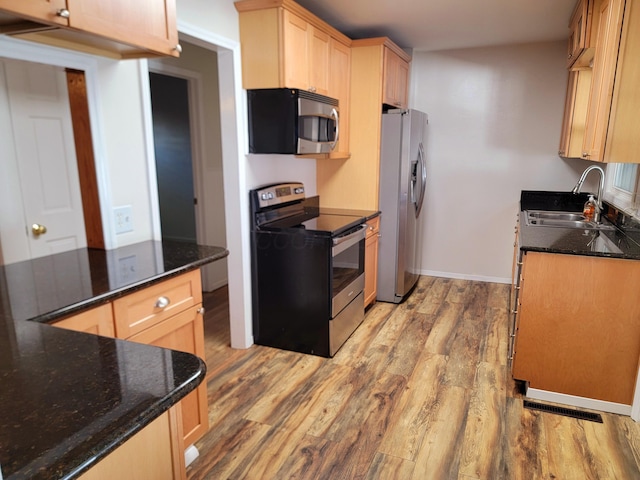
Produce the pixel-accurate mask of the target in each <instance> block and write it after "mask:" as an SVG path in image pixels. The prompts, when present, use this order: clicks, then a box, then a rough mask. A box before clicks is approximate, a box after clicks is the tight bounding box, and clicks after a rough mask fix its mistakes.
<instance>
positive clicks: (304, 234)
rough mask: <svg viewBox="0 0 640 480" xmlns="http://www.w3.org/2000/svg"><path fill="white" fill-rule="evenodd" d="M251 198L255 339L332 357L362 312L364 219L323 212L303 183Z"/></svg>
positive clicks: (275, 186)
mask: <svg viewBox="0 0 640 480" xmlns="http://www.w3.org/2000/svg"><path fill="white" fill-rule="evenodd" d="M250 201H251V218H252V225H251V227H252V228H251V252H252V258H251V268H252V289H253V336H254V341H255V343H257V344H259V345H267V346H271V347H276V348H281V349H285V350H292V351H295V352H302V353H309V354H314V355H319V356H323V357H332V356H333V355H334V354H335V353H336V352H337V351H338V349H339V348H340V347H341V346H342V344H343V343H344V342H345V341H346V340H347V338H349V336H350V335H351V334H352V333H353V331H354V330H355V329H356V328H357V327H358V325H360V323H361V322H362V320H363V319H364V293H363V290H364V248H365V230H366V225H365V223H364V222H365V218H364V217H360V216H356V215H348V214H347V215H341V214H324V213H321V212H320V208H319V197H317V196H315V197H310V198H306V197H305V192H304V185H303V184H302V183H297V182H291V183H279V184H273V185H265V186H262V187H260V188H257V189H255V190H251V192H250Z"/></svg>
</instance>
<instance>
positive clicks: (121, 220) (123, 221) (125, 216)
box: [113, 205, 133, 235]
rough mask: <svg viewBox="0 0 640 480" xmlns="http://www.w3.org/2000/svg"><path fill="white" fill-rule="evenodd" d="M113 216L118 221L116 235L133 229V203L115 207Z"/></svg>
mask: <svg viewBox="0 0 640 480" xmlns="http://www.w3.org/2000/svg"><path fill="white" fill-rule="evenodd" d="M113 218H114V220H115V223H116V235H118V234H120V233H127V232H132V231H133V218H132V214H131V205H125V206H123V207H116V208H114V209H113Z"/></svg>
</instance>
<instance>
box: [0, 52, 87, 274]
mask: <svg viewBox="0 0 640 480" xmlns="http://www.w3.org/2000/svg"><path fill="white" fill-rule="evenodd" d="M3 63H4V70H5V80H6V96H7V99H8V104H9V110H10V116H11V126H12V133H13V135H12V136H11V135H10V134H8V133H7V132H5V133H4V134H3V137H4V138H3V140H6V139H7V138H9V139H11V137H12V138H13V143H14V148H13V150H14V161H15V163H16V165H17V168H15V169H13V170H14V171H15V173H16V174H17V176H18V178H17V179H16V180H17V184H18V185H19V187H20V191H21V197H22V198H21V201H20V200H17V199H16V201H15V203H14V205H18V204H22V212H20V211H19V210H20V208H14V209H13V210H12V214H13V215H14V218H13V223H14V225H15V224H18V223H19V220H22V225H23V228H20V230H21V232H20V233H21V234H20V235H17V236H16V237H17V238H13V239H12V240H11V241H7V235H6V232H3V233H4V234H3V235H2V259H3V262H4V263H13V262H17V261H21V260H26V259H28V258H37V257H42V256H45V255H50V254H53V253H60V252H64V251H68V250H73V249H76V248H82V247H86V236H85V227H84V218H83V213H82V198H81V194H80V185H79V181H78V167H77V163H76V153H75V146H74V138H73V127H72V123H71V112H70V109H69V98H68V92H67V83H66V75H65V72H64V70H63V69H62V68H60V67H52V66H48V65H42V64H36V63H29V62H21V61H14V60H5V61H4V62H3ZM2 161H3V162H10V161H11V159H4V160H2ZM3 169H4V168H3ZM18 216H21V218H18ZM0 228H4V227H1V226H0ZM22 232H23V233H22ZM22 235H24V236H23V237H22ZM19 237H22V238H19ZM25 244H26V245H27V248H25Z"/></svg>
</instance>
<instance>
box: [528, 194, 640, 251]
mask: <svg viewBox="0 0 640 480" xmlns="http://www.w3.org/2000/svg"><path fill="white" fill-rule="evenodd" d="M587 199H588V194H586V193H585V194H578V195H574V194H572V193H571V192H543V191H523V192H522V195H521V198H520V210H521V212H520V238H519V241H520V248H521V250H525V251H536V252H547V253H565V254H570V255H591V256H598V257H612V258H624V259H631V260H640V244H638V243H637V242H636V238H637V237H634V234H635V233H637V229H636V226H635V223H634V222H632V221H630V220H629V219H620V218H618V212H616V215H615V216H613V215H612V213H611V212H612V211H613V209H612V207H610V206H609V205H605V212H604V215H603V217H605V218H604V219H603V222H604V223H610V224H612V225H614V226H615V228H613V229H611V230H587V229H581V228H561V227H547V226H527V224H526V221H525V218H524V213H523V212H524V210H555V211H567V212H571V211H573V212H581V211H582V207H583V205H584V202H585V201H586V200H587Z"/></svg>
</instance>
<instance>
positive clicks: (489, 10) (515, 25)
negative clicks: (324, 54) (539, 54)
mask: <svg viewBox="0 0 640 480" xmlns="http://www.w3.org/2000/svg"><path fill="white" fill-rule="evenodd" d="M576 1H577V0H297V2H298V3H299V4H300V5H302V6H303V7H305V8H306V9H307V10H310V11H311V12H313V13H314V14H316V15H317V16H318V17H320V18H322V19H323V20H325V21H326V22H327V23H329V24H330V25H332V26H333V27H335V28H337V29H338V30H340V31H341V32H343V33H344V34H345V35H347V36H349V37H351V38H365V37H379V36H387V37H389V38H391V39H392V40H393V41H394V42H395V43H397V44H398V45H399V46H400V47H402V48H413V49H414V50H417V51H419V50H423V51H424V50H445V49H452V48H468V47H481V46H490V45H505V44H513V43H528V42H544V41H553V40H562V39H566V38H567V37H568V33H569V32H568V27H567V25H568V23H569V17H570V16H571V12H572V10H573V7H574V5H575V4H576Z"/></svg>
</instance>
